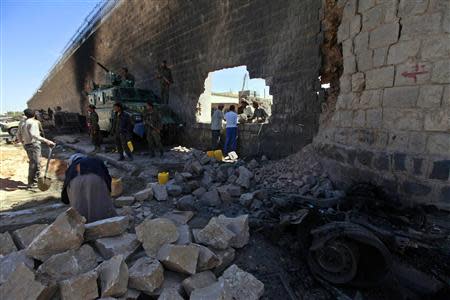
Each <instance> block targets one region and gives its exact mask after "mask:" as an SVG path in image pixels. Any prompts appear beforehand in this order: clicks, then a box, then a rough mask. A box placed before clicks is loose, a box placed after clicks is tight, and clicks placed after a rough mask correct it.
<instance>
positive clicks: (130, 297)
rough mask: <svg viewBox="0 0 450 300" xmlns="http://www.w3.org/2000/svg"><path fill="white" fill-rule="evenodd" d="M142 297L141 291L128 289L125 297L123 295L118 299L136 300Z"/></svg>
mask: <svg viewBox="0 0 450 300" xmlns="http://www.w3.org/2000/svg"><path fill="white" fill-rule="evenodd" d="M140 295H141V291H138V290H135V289H128V290H127V292H126V293H125V295H122V296H121V297H118V298H116V299H119V300H136V299H138V298H139V296H140Z"/></svg>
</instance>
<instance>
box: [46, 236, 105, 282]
mask: <svg viewBox="0 0 450 300" xmlns="http://www.w3.org/2000/svg"><path fill="white" fill-rule="evenodd" d="M96 266H97V255H96V254H95V252H94V250H93V249H92V247H91V246H89V245H87V244H85V245H83V246H81V247H80V248H79V249H77V250H69V251H66V252H63V253H59V254H55V255H53V256H51V257H50V258H49V259H47V260H46V261H44V263H43V264H41V265H40V266H39V268H38V270H37V274H38V276H39V277H41V278H43V279H45V280H46V281H49V282H51V281H60V280H63V279H67V278H70V277H73V276H75V275H79V274H82V273H86V272H88V271H91V270H92V269H94V268H95V267H96Z"/></svg>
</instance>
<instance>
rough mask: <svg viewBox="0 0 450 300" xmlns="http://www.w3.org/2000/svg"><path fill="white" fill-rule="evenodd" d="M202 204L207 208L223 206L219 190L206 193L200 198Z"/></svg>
mask: <svg viewBox="0 0 450 300" xmlns="http://www.w3.org/2000/svg"><path fill="white" fill-rule="evenodd" d="M200 203H202V204H203V205H207V206H216V207H217V206H220V204H222V201H221V200H220V197H219V193H218V192H217V190H212V191H209V192H206V193H204V194H203V195H202V196H201V197H200Z"/></svg>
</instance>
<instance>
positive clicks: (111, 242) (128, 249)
mask: <svg viewBox="0 0 450 300" xmlns="http://www.w3.org/2000/svg"><path fill="white" fill-rule="evenodd" d="M139 246H140V243H139V241H138V240H137V237H136V235H135V234H131V233H125V234H123V235H119V236H115V237H107V238H101V239H98V240H96V241H95V248H96V249H97V250H98V252H100V254H101V255H102V257H103V258H104V259H110V258H111V257H113V256H116V255H119V254H122V255H123V256H124V257H125V259H126V258H128V256H130V255H131V254H132V253H133V252H134V251H136V249H137V248H138V247H139Z"/></svg>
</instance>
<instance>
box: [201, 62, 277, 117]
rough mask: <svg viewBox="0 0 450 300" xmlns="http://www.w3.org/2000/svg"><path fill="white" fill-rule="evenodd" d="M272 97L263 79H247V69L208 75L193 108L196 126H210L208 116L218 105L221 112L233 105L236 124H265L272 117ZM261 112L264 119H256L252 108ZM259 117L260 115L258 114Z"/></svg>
mask: <svg viewBox="0 0 450 300" xmlns="http://www.w3.org/2000/svg"><path fill="white" fill-rule="evenodd" d="M272 103H273V97H272V95H271V94H270V87H269V86H267V85H266V81H265V80H264V79H262V78H252V79H250V77H249V73H248V71H247V67H246V66H239V67H234V68H227V69H221V70H217V71H214V72H210V73H209V74H208V77H207V78H206V79H205V91H204V92H203V93H202V94H201V95H200V97H199V100H198V102H197V108H196V119H197V122H199V123H211V115H212V112H213V111H214V109H217V108H218V107H219V105H223V106H224V112H226V111H227V110H229V108H230V106H231V105H234V106H235V108H236V112H237V113H238V114H239V123H249V124H261V123H268V122H269V121H270V116H271V114H272ZM256 108H258V109H259V110H261V109H262V110H263V111H264V112H265V114H264V113H262V115H264V118H256V115H254V111H255V109H256ZM259 115H261V114H259Z"/></svg>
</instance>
